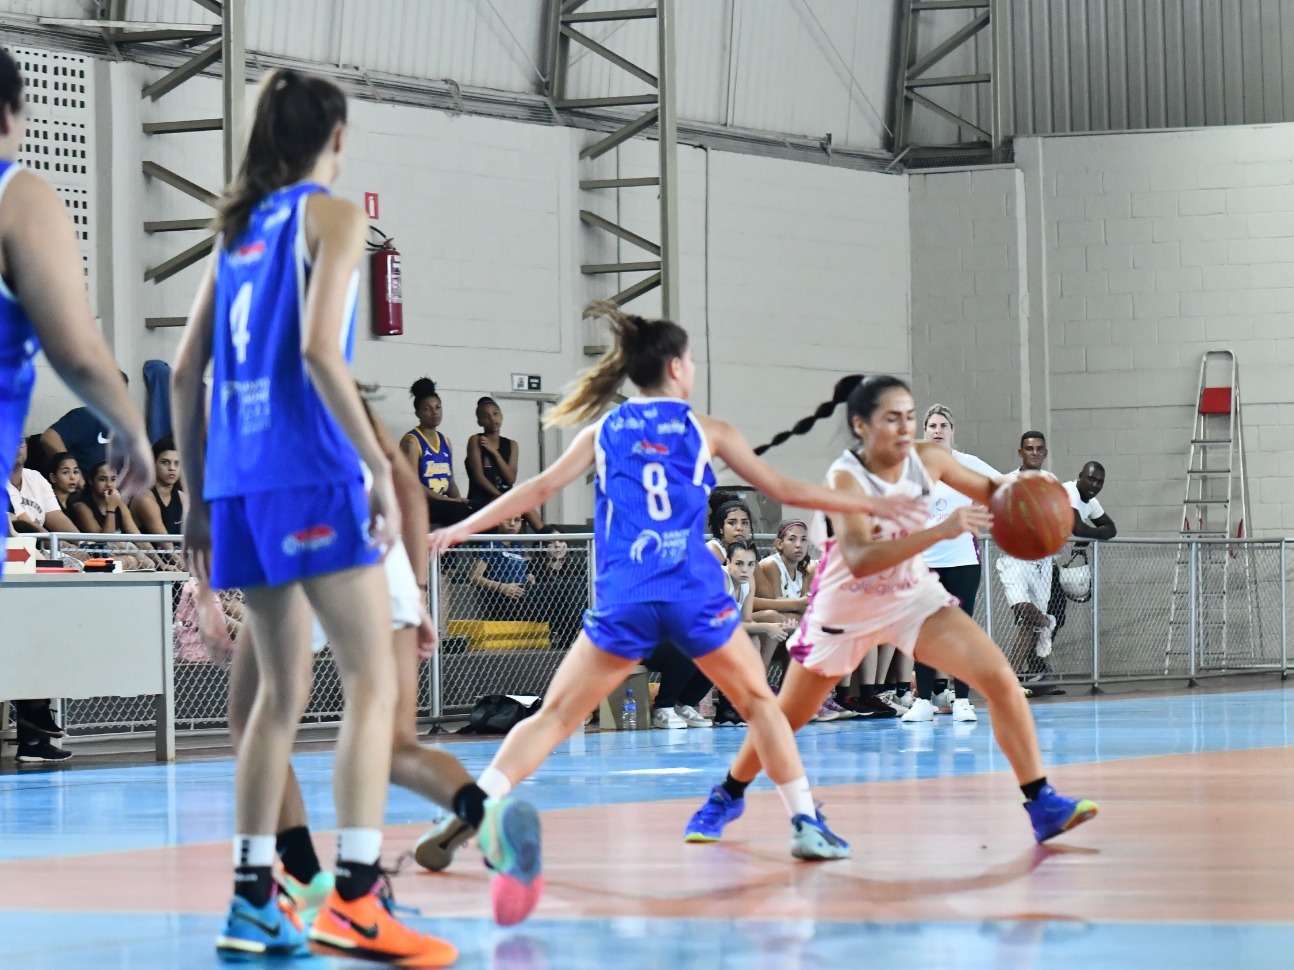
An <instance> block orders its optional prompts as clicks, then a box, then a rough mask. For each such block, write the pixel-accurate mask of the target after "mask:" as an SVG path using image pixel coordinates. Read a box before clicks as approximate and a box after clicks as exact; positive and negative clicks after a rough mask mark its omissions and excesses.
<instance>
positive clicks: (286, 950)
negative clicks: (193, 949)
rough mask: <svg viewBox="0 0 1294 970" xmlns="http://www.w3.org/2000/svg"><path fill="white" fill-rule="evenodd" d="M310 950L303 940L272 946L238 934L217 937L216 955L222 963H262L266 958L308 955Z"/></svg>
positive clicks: (288, 957)
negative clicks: (245, 938)
mask: <svg viewBox="0 0 1294 970" xmlns="http://www.w3.org/2000/svg"><path fill="white" fill-rule="evenodd" d="M309 952H310V950H309V949H308V948H307V946H306V942H305V941H304V940H302V941H301V942H300V943H298V944H295V945H293V946H270V945H268V944H265V943H256V942H253V941H252V940H240V939H239V938H238V937H236V936H218V937H216V956H217V958H219V960H220V961H221V962H222V963H252V962H256V963H260V962H262V961H264V960H266V959H280V960H282V959H290V958H292V957H303V956H306V955H307V954H308V953H309Z"/></svg>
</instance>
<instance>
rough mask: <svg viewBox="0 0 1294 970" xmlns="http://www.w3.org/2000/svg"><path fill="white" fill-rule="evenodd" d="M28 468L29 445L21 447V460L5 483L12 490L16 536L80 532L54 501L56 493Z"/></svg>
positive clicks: (18, 459)
mask: <svg viewBox="0 0 1294 970" xmlns="http://www.w3.org/2000/svg"><path fill="white" fill-rule="evenodd" d="M26 464H27V442H26V441H25V440H24V441H23V442H22V443H21V444H20V445H19V446H18V457H17V459H16V460H15V461H14V463H13V468H12V469H11V470H10V472H9V480H8V481H7V482H6V483H5V484H6V485H7V486H8V488H9V505H10V506H11V507H12V508H13V511H12V512H10V513H9V525H10V527H11V528H12V529H13V531H14V532H77V531H79V530H78V529H77V527H76V526H75V525H73V524H72V520H71V519H69V518H68V517H67V513H66V512H64V511H63V509H62V508H61V507H60V506H59V504H58V499H57V498H55V497H54V489H53V487H52V486H51V485H50V484H49V482H48V481H47V480H46V479H45V476H43V475H41V474H40V473H39V472H34V471H32V470H31V469H30V468H26V467H24V466H25V465H26Z"/></svg>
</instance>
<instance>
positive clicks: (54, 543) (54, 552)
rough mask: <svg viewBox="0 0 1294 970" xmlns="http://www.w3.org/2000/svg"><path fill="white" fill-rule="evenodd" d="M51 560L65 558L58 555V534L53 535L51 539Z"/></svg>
mask: <svg viewBox="0 0 1294 970" xmlns="http://www.w3.org/2000/svg"><path fill="white" fill-rule="evenodd" d="M49 558H50V559H62V558H63V557H62V556H60V555H59V553H58V535H57V534H53V535H51V536H50V537H49Z"/></svg>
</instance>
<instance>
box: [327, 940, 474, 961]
mask: <svg viewBox="0 0 1294 970" xmlns="http://www.w3.org/2000/svg"><path fill="white" fill-rule="evenodd" d="M445 946H446V947H447V948H448V952H445V953H439V952H438V953H425V954H413V955H406V956H401V955H400V954H397V953H390V952H388V951H386V950H374V949H370V948H368V947H365V946H360V945H359V944H352V943H350V942H348V941H344V940H341V939H338V938H335V937H329V936H318V937H316V936H313V935H312V936H311V937H310V939H309V940H308V941H307V943H306V947H307V949H306V952H307V953H313V954H315V955H316V956H321V957H347V958H349V959H351V960H367V961H370V962H372V963H385V964H386V965H387V966H388V967H429V968H434V967H448V966H452V965H453V964H454V962H455V961H457V960H458V950H456V949H455V948H454V947H453V946H451V945H450V944H448V943H447V944H445Z"/></svg>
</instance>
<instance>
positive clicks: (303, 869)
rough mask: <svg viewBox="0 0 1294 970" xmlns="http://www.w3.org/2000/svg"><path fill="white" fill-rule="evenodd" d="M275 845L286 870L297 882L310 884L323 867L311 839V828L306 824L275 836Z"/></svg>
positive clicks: (285, 830)
mask: <svg viewBox="0 0 1294 970" xmlns="http://www.w3.org/2000/svg"><path fill="white" fill-rule="evenodd" d="M274 847H275V848H276V849H277V850H278V853H279V859H280V860H281V861H282V862H283V868H284V870H285V871H286V872H287V874H288V875H289V876H291V877H292V878H293V879H295V880H296V881H297V882H300V883H307V884H308V883H309V882H310V880H311V879H313V878H314V877H315V876H317V875H319V872H320V870H321V869H323V866H321V865H319V857H318V856H317V855H315V844H314V843H313V842H311V841H310V830H309V829H308V828H306V827H305V826H304V825H298V826H296V827H295V828H290V829H284V830H283V831H282V832H280V833H279V834H278V835H276V836H275V837H274Z"/></svg>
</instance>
